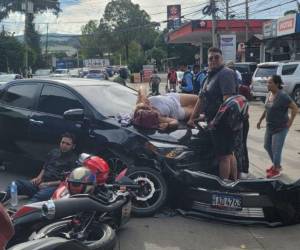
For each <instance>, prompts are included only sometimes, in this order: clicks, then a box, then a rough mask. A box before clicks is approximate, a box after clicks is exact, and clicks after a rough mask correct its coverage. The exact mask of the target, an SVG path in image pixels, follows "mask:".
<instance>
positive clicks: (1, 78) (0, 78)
mask: <svg viewBox="0 0 300 250" xmlns="http://www.w3.org/2000/svg"><path fill="white" fill-rule="evenodd" d="M22 78H23V77H22V76H21V75H19V74H6V73H1V74H0V85H2V84H5V83H7V82H10V81H12V80H16V79H22Z"/></svg>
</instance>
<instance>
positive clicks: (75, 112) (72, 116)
mask: <svg viewBox="0 0 300 250" xmlns="http://www.w3.org/2000/svg"><path fill="white" fill-rule="evenodd" d="M64 118H65V119H66V120H70V121H83V118H84V110H83V109H69V110H66V111H65V112H64Z"/></svg>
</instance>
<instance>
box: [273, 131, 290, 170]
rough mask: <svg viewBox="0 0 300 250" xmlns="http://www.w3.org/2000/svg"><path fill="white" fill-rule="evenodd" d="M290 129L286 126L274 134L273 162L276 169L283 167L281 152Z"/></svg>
mask: <svg viewBox="0 0 300 250" xmlns="http://www.w3.org/2000/svg"><path fill="white" fill-rule="evenodd" d="M288 131H289V130H288V128H286V129H283V130H282V131H280V132H278V133H276V134H273V136H272V152H273V163H274V167H275V168H276V169H281V165H280V164H281V154H282V149H283V144H284V141H285V138H286V135H287V133H288Z"/></svg>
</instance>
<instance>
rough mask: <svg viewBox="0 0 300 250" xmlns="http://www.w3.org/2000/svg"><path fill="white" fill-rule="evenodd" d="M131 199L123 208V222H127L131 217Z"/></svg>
mask: <svg viewBox="0 0 300 250" xmlns="http://www.w3.org/2000/svg"><path fill="white" fill-rule="evenodd" d="M131 207H132V205H131V201H129V202H128V203H127V204H126V205H125V206H124V207H123V208H122V224H125V223H126V222H128V221H129V219H130V214H131Z"/></svg>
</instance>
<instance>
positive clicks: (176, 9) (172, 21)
mask: <svg viewBox="0 0 300 250" xmlns="http://www.w3.org/2000/svg"><path fill="white" fill-rule="evenodd" d="M167 20H168V29H177V28H179V27H180V25H181V5H180V4H176V5H168V6H167Z"/></svg>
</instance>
